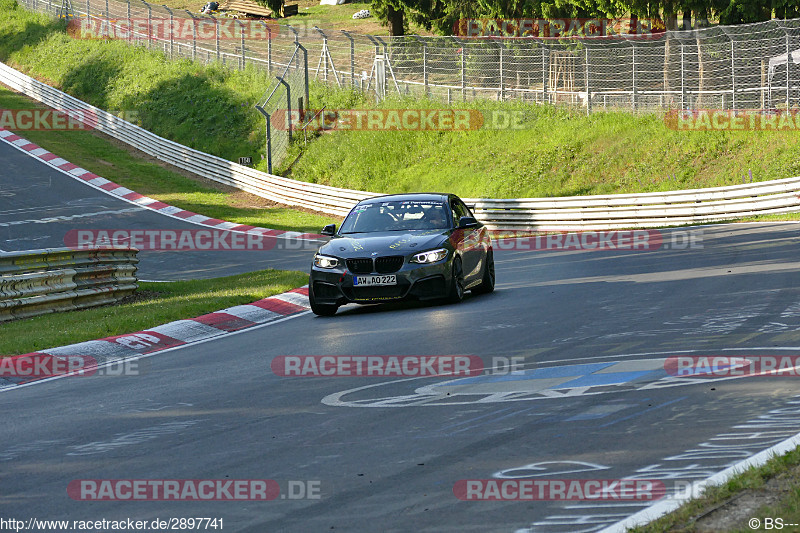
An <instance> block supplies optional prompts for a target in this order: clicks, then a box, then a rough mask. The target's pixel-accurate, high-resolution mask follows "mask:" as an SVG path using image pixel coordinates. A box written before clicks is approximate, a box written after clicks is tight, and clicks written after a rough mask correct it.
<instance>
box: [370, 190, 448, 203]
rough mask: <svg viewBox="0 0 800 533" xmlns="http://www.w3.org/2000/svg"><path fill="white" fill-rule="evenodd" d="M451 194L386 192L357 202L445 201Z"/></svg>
mask: <svg viewBox="0 0 800 533" xmlns="http://www.w3.org/2000/svg"><path fill="white" fill-rule="evenodd" d="M451 196H453V195H451V194H442V193H433V192H421V193H405V194H386V195H383V196H375V197H372V198H367V199H365V200H361V201H360V202H358V203H359V204H375V203H379V202H442V203H447V201H448V198H450V197H451Z"/></svg>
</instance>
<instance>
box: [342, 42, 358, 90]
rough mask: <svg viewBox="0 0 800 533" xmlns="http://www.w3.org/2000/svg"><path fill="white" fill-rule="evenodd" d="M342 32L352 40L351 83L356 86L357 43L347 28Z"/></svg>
mask: <svg viewBox="0 0 800 533" xmlns="http://www.w3.org/2000/svg"><path fill="white" fill-rule="evenodd" d="M342 33H343V34H344V35H345V37H347V39H348V40H349V41H350V83H351V85H352V86H353V88H355V86H356V43H355V41H353V38H352V37H351V36H350V34H349V33H348V32H347V30H342Z"/></svg>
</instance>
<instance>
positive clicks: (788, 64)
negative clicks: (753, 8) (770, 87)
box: [783, 30, 792, 113]
mask: <svg viewBox="0 0 800 533" xmlns="http://www.w3.org/2000/svg"><path fill="white" fill-rule="evenodd" d="M783 31H784V32H785V33H786V112H787V113H788V112H789V91H790V90H791V84H790V83H789V79H790V76H789V72H790V67H791V66H792V51H791V49H790V44H789V33H788V32H786V30H783Z"/></svg>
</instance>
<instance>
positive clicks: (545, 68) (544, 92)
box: [541, 44, 550, 103]
mask: <svg viewBox="0 0 800 533" xmlns="http://www.w3.org/2000/svg"><path fill="white" fill-rule="evenodd" d="M541 46H542V103H544V101H545V98H547V81H548V79H547V78H548V76H549V72H548V70H549V68H548V61H547V59H548V58H547V56H548V55H549V54H547V53H545V52H549V51H550V49H549V48H547V47H545V46H544V44H542V45H541Z"/></svg>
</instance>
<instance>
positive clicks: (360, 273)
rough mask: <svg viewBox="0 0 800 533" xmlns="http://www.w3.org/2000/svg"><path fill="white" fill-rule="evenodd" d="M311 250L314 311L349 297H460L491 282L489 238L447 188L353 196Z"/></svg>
mask: <svg viewBox="0 0 800 533" xmlns="http://www.w3.org/2000/svg"><path fill="white" fill-rule="evenodd" d="M322 234H323V235H330V236H332V237H333V238H332V239H331V240H330V242H328V243H327V244H325V245H324V246H323V247H322V248H320V249H319V252H317V254H316V255H315V256H314V263H313V265H312V266H311V276H310V278H309V291H308V296H309V300H310V302H311V310H312V311H313V312H314V313H315V314H317V315H333V314H335V313H336V310H337V309H338V308H339V306H340V305H343V304H345V303H348V302H355V303H360V304H371V303H380V302H386V301H389V300H401V299H404V298H416V299H419V300H432V299H443V300H448V301H450V302H453V303H455V302H460V301H461V300H462V298H463V297H464V291H465V290H472V292H474V293H486V292H492V291H493V290H494V259H493V257H492V242H491V239H490V237H489V233H488V232H487V231H486V228H484V227H483V224H481V223H480V222H478V221H477V220H475V217H474V216H473V215H472V213H471V212H470V210H469V208H468V207H467V206H466V205H465V204H464V202H463V201H461V199H460V198H459V197H457V196H455V195H453V194H395V195H390V196H378V197H376V198H369V199H367V200H362V201H361V202H359V203H358V204H357V205H356V206H355V207H354V208H353V209H352V210H351V211H350V213H349V214H348V215H347V218H345V220H344V222H342V227H341V228H339V230H338V231H337V230H336V225H335V224H330V225H328V226H325V227H324V228H323V229H322Z"/></svg>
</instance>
